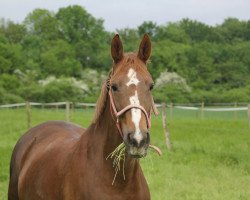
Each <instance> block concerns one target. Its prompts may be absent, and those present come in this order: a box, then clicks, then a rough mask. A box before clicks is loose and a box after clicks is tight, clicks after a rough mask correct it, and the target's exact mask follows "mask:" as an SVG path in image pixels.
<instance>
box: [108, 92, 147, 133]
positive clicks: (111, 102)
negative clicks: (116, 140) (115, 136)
mask: <svg viewBox="0 0 250 200" xmlns="http://www.w3.org/2000/svg"><path fill="white" fill-rule="evenodd" d="M108 93H109V99H110V110H111V108H112V110H111V112H112V111H113V113H114V115H115V117H116V126H117V129H118V131H119V133H120V135H121V137H122V138H123V133H122V130H121V127H120V123H119V117H120V116H121V115H123V114H124V113H125V112H127V111H128V110H130V109H132V108H137V109H140V110H141V111H142V112H143V113H144V115H145V117H146V121H147V128H148V129H149V128H150V126H151V111H150V113H149V114H148V113H147V111H146V110H145V108H143V107H142V106H140V105H136V104H132V105H128V106H126V107H125V108H123V109H121V110H120V111H117V109H116V107H115V103H114V99H113V95H112V92H111V89H109V92H108Z"/></svg>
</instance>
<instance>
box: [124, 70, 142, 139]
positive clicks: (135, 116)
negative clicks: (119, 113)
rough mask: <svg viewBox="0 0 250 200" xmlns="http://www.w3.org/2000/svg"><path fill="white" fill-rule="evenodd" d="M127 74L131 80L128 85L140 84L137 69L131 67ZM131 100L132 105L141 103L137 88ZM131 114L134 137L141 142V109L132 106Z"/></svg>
mask: <svg viewBox="0 0 250 200" xmlns="http://www.w3.org/2000/svg"><path fill="white" fill-rule="evenodd" d="M127 76H128V78H129V81H128V82H127V84H126V85H127V86H130V85H132V84H134V85H138V83H139V82H140V81H139V80H138V79H137V77H136V72H135V70H134V69H132V68H130V69H129V71H128V74H127ZM129 101H130V104H131V105H140V101H139V98H138V93H137V90H135V95H133V96H131V97H129ZM131 116H132V122H133V123H134V125H135V133H134V138H135V139H136V140H137V142H138V143H139V142H140V141H141V140H142V138H143V136H142V134H141V131H140V120H141V110H140V109H138V108H132V109H131Z"/></svg>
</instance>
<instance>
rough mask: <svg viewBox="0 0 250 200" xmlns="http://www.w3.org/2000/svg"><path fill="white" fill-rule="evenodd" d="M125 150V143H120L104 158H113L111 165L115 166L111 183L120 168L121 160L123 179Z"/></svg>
mask: <svg viewBox="0 0 250 200" xmlns="http://www.w3.org/2000/svg"><path fill="white" fill-rule="evenodd" d="M125 150H126V146H125V144H124V143H121V144H120V145H119V146H117V147H116V148H115V150H114V151H113V152H111V153H110V154H109V155H108V157H107V158H106V160H107V159H108V158H111V159H112V158H113V167H114V168H115V176H114V178H113V181H112V185H113V184H114V182H115V178H116V175H117V173H118V171H120V170H121V161H123V167H122V174H123V179H124V180H125Z"/></svg>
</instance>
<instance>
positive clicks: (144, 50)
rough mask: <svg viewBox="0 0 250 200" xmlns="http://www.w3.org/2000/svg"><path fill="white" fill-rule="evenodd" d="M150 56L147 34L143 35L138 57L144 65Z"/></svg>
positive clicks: (149, 42)
mask: <svg viewBox="0 0 250 200" xmlns="http://www.w3.org/2000/svg"><path fill="white" fill-rule="evenodd" d="M150 54H151V41H150V38H149V36H148V34H144V36H143V39H142V41H141V44H140V47H139V52H138V57H139V58H140V59H141V60H142V61H143V62H144V63H146V62H147V60H148V59H149V57H150Z"/></svg>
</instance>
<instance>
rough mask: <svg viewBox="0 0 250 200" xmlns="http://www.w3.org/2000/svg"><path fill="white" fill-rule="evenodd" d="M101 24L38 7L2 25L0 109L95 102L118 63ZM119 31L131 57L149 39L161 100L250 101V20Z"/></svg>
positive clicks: (77, 11)
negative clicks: (17, 104) (20, 19)
mask: <svg viewBox="0 0 250 200" xmlns="http://www.w3.org/2000/svg"><path fill="white" fill-rule="evenodd" d="M103 23H104V21H103V20H102V19H96V18H95V17H93V16H92V15H91V14H90V13H88V12H87V11H86V10H85V9H84V8H83V7H81V6H77V5H75V6H68V7H65V8H60V9H59V10H58V12H56V13H54V12H51V11H49V10H46V9H35V10H33V11H32V12H31V13H29V14H28V15H27V16H26V18H25V20H24V21H23V22H22V23H14V22H12V21H10V20H5V19H1V21H0V103H12V102H21V101H24V100H29V101H40V102H48V101H60V100H69V101H88V102H90V101H92V102H94V101H96V98H97V96H98V94H99V88H100V84H101V82H102V80H103V79H104V77H105V74H107V72H108V70H109V69H110V68H111V65H112V60H111V57H110V41H111V38H112V37H113V35H114V33H112V32H108V31H107V30H105V28H104V25H103ZM117 32H118V33H119V34H120V36H121V38H122V40H123V42H124V49H125V51H136V50H137V49H135V48H136V47H137V46H138V45H135V44H136V43H138V44H139V41H140V39H141V37H142V35H143V34H144V33H148V34H149V35H150V36H151V39H152V45H153V51H152V57H151V61H150V64H149V70H150V72H151V74H152V76H153V78H154V80H155V82H156V86H157V87H155V91H154V93H155V98H156V101H158V102H160V101H168V102H170V101H171V102H201V101H204V102H208V103H209V102H233V101H234V102H242V101H244V102H249V101H250V20H248V21H241V20H238V19H236V18H228V19H225V20H224V22H223V23H222V24H218V25H216V26H209V25H207V24H204V23H201V22H198V21H195V20H190V19H182V20H181V21H178V22H173V23H167V24H164V25H158V24H156V23H154V22H152V21H147V22H144V23H142V24H141V25H140V26H138V27H137V28H134V29H132V28H125V29H121V30H117Z"/></svg>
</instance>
